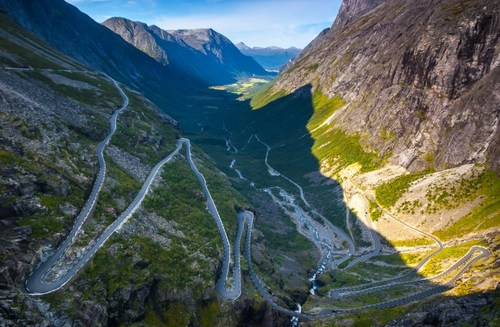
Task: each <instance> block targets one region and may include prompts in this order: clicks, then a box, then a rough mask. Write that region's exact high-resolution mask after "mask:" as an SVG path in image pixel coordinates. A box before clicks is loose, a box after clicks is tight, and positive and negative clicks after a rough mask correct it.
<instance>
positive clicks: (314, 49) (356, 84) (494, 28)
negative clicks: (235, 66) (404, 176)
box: [270, 0, 500, 171]
mask: <svg viewBox="0 0 500 327" xmlns="http://www.w3.org/2000/svg"><path fill="white" fill-rule="evenodd" d="M499 13H500V6H499V5H498V3H496V2H491V1H486V0H480V1H459V0H446V1H419V2H418V3H415V2H409V1H403V0H390V1H389V0H387V1H368V2H366V1H344V3H343V5H342V8H341V10H340V13H339V16H338V18H337V20H336V21H335V24H334V25H333V26H332V28H331V29H329V30H325V31H324V32H323V33H322V34H321V35H320V36H318V37H317V38H316V39H315V40H314V41H313V42H312V43H311V45H310V46H308V47H307V48H306V49H305V50H304V51H303V53H302V54H301V56H300V57H299V58H298V59H297V60H296V61H295V62H294V63H293V64H292V65H289V66H288V67H287V69H286V71H285V72H284V73H283V74H282V75H281V76H280V77H279V78H278V80H277V82H276V83H275V85H274V86H273V88H272V89H271V90H270V93H278V92H279V91H286V92H291V91H293V90H296V89H298V88H300V87H301V86H303V85H305V84H311V85H312V86H313V90H314V91H317V92H321V93H323V94H326V95H328V96H329V97H333V96H335V95H340V96H342V98H343V99H344V100H345V101H346V105H345V106H344V107H343V108H341V109H340V110H338V111H337V112H336V113H335V114H334V115H331V116H329V120H328V122H327V123H328V124H331V125H332V126H334V127H336V128H340V129H342V130H344V131H346V132H347V133H349V134H359V135H360V136H361V144H362V145H363V147H364V148H365V149H366V150H369V151H373V152H376V153H378V154H380V155H381V156H382V157H383V158H384V159H387V160H388V161H390V162H393V163H396V164H400V165H403V166H405V167H408V168H410V169H412V170H422V169H425V168H429V167H433V168H437V169H444V168H447V167H451V166H457V165H461V164H465V163H471V162H472V163H473V162H476V163H482V162H485V161H486V162H487V163H488V165H489V167H490V168H493V169H495V170H497V171H498V170H499V166H498V162H499V161H500V152H499V151H498V143H499V128H498V125H499V120H500V105H499V103H500V92H499V87H498V85H499V82H500V81H499V79H500V67H499V66H500V43H499V38H500V14H499ZM332 114H333V113H332Z"/></svg>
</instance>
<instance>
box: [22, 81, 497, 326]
mask: <svg viewBox="0 0 500 327" xmlns="http://www.w3.org/2000/svg"><path fill="white" fill-rule="evenodd" d="M106 77H107V78H108V79H109V80H110V81H111V82H112V83H113V85H114V86H115V88H116V89H117V90H118V91H119V93H120V95H121V97H122V99H123V105H122V106H121V107H120V108H119V109H118V110H116V111H115V112H114V113H113V114H112V115H111V117H110V118H109V123H110V131H109V133H108V135H107V136H106V138H105V139H104V140H103V141H102V142H101V143H99V145H98V146H97V157H98V163H99V171H98V173H97V176H96V179H95V182H94V185H93V188H92V191H91V194H90V196H89V198H88V199H87V202H86V204H85V206H84V207H83V209H82V211H81V212H80V214H79V215H78V216H77V218H76V219H75V224H74V226H73V228H72V230H71V232H70V233H69V235H68V237H67V238H66V239H65V240H64V242H63V243H62V244H61V245H60V246H59V247H58V248H57V250H56V251H54V253H53V254H52V255H51V256H50V257H49V258H48V259H47V260H45V261H44V262H42V263H40V264H39V265H38V266H37V267H36V268H35V269H34V270H33V272H32V274H31V275H30V276H29V277H28V278H27V279H26V281H25V286H26V290H27V291H28V293H30V294H32V295H43V294H48V293H51V292H54V291H57V290H59V289H60V288H62V287H63V286H64V285H66V284H67V283H68V282H69V281H70V280H71V279H72V278H74V277H75V275H76V274H77V272H78V271H79V270H80V269H82V268H83V267H84V266H85V265H86V264H87V263H88V261H89V260H90V259H91V258H92V257H93V256H94V255H95V254H96V252H97V251H98V250H99V249H100V248H101V247H102V246H103V245H104V244H105V243H106V241H107V240H108V239H109V238H110V237H111V235H113V234H114V233H115V232H116V231H118V230H119V229H120V228H121V227H122V226H123V224H124V223H125V222H126V221H127V220H128V219H129V218H130V217H131V216H132V215H133V213H134V212H135V211H136V210H137V208H139V206H140V205H141V203H142V201H143V200H144V198H145V196H146V195H147V193H148V192H149V191H150V186H151V184H152V182H153V181H154V179H155V177H156V176H157V175H158V173H159V172H160V170H161V168H162V167H163V165H165V164H166V163H168V162H169V161H171V159H172V158H173V157H174V156H175V155H177V154H178V153H179V151H180V150H181V149H182V147H183V146H186V159H187V162H188V164H189V166H190V168H191V170H192V171H193V173H194V174H195V175H196V177H197V179H198V181H199V183H200V185H201V187H202V189H203V193H204V195H205V198H206V201H207V210H208V211H209V213H210V214H211V215H212V216H213V218H214V220H215V223H216V225H217V228H218V230H219V233H220V235H221V239H222V244H223V257H222V272H221V276H220V278H219V279H218V281H217V282H216V286H215V288H216V291H217V292H218V293H219V294H220V296H221V297H223V298H225V299H229V300H234V299H237V298H238V297H239V296H240V295H241V264H240V243H241V240H242V238H243V234H244V233H245V244H244V258H245V261H246V263H247V266H248V272H249V275H250V277H251V279H252V282H253V284H254V285H255V287H256V288H257V290H258V291H259V293H260V294H261V295H262V297H263V298H264V299H265V300H266V301H267V302H268V303H269V304H270V305H271V306H272V308H273V309H275V310H277V311H279V312H282V313H285V314H287V315H290V316H294V317H298V318H304V319H319V318H324V317H328V316H332V315H336V314H338V313H357V312H361V311H364V310H366V309H374V308H386V307H391V306H396V305H402V304H406V303H409V302H412V301H416V300H419V299H422V298H425V297H428V296H431V295H435V294H438V293H441V292H443V291H446V290H448V289H450V288H451V287H453V284H454V283H455V282H456V281H457V280H458V278H460V276H461V275H462V274H463V273H464V272H465V271H466V270H467V269H468V268H469V267H470V266H471V265H472V264H473V263H474V262H476V261H478V260H480V259H482V258H485V257H486V256H488V255H489V251H488V250H487V249H486V248H483V247H478V246H476V247H473V248H472V249H471V250H470V251H469V252H468V253H467V254H466V255H464V256H463V257H462V258H461V259H460V260H459V261H457V262H456V263H455V264H454V265H452V266H451V267H449V268H448V269H447V270H445V271H444V272H442V273H441V274H439V275H437V276H434V277H431V278H428V279H426V280H432V279H437V278H440V277H443V276H445V275H448V274H450V273H451V272H452V271H453V270H456V269H458V268H459V267H461V269H460V270H459V271H458V272H457V273H456V274H455V275H454V276H453V277H452V278H450V279H449V280H448V281H447V282H446V283H444V284H443V285H439V286H436V287H433V288H430V289H427V290H424V291H421V292H417V293H414V294H411V295H408V296H404V297H401V298H398V299H391V300H389V301H386V302H380V303H376V304H371V305H367V306H364V307H358V308H338V309H336V308H334V309H331V308H329V309H324V310H323V311H321V312H320V313H319V314H317V315H311V314H306V313H302V312H300V311H299V312H297V311H293V310H290V309H288V308H285V307H283V306H282V305H280V304H278V303H277V302H276V301H275V300H274V299H273V297H272V295H271V294H270V293H269V291H268V290H267V288H266V287H265V286H264V284H263V283H262V282H261V280H260V278H259V277H258V275H257V274H256V273H255V272H254V270H253V265H252V258H251V235H252V230H253V221H254V216H253V213H252V212H250V211H242V212H239V213H238V215H237V221H238V230H237V234H236V239H235V247H234V261H233V269H232V270H233V276H232V278H230V276H229V274H230V264H231V245H230V242H229V238H228V236H227V233H226V230H225V227H224V224H223V222H222V219H221V217H220V214H219V212H218V210H217V207H216V205H215V202H214V200H213V198H212V195H211V194H210V190H209V188H208V186H207V182H206V180H205V177H204V176H203V174H201V173H200V171H199V170H198V168H197V167H196V164H195V162H194V160H193V158H192V153H191V143H190V141H189V139H186V138H180V139H178V141H177V146H176V148H175V149H174V150H173V151H172V152H171V153H170V154H169V155H167V156H166V157H165V158H164V159H162V160H161V161H160V162H158V163H157V164H156V166H155V167H154V168H153V169H152V171H151V172H150V174H149V175H148V177H147V179H146V180H145V182H144V183H143V185H142V187H141V190H140V191H139V193H138V194H137V195H136V197H135V198H134V200H133V201H132V203H131V204H130V205H129V206H128V208H127V209H126V210H125V211H124V212H123V213H122V214H120V216H119V217H118V218H117V219H116V220H115V221H114V222H113V223H111V224H110V225H109V226H108V227H107V228H106V230H105V231H104V232H103V233H102V234H101V235H100V236H99V237H98V238H97V239H95V240H94V242H92V244H91V245H90V246H89V247H88V248H87V249H86V251H85V252H84V254H83V255H82V256H81V257H80V258H78V259H77V260H76V261H75V262H73V265H72V266H71V267H70V269H69V270H67V271H66V272H65V273H64V274H62V275H60V276H59V277H58V278H57V279H55V280H52V281H47V280H46V278H45V277H46V275H47V273H48V272H49V271H50V270H51V269H55V268H54V265H55V264H56V262H57V261H58V260H59V259H61V257H62V256H63V255H64V253H65V252H66V251H67V249H68V248H69V247H70V246H71V244H72V243H73V241H74V238H75V236H76V234H77V233H78V231H79V230H80V229H81V227H82V225H83V223H84V222H85V220H86V219H87V218H88V217H89V215H90V214H91V213H92V211H93V210H94V209H95V206H96V203H97V198H98V195H99V193H100V191H101V189H102V185H103V182H104V179H105V177H106V162H105V160H104V150H105V148H106V146H107V145H108V143H109V141H110V139H111V137H112V136H113V134H114V132H115V130H116V124H117V118H118V115H119V114H120V113H121V112H122V111H123V110H125V109H126V108H127V106H128V102H129V100H128V98H127V96H126V94H125V93H124V92H123V90H122V89H121V88H120V86H119V85H118V84H117V83H116V81H114V80H113V79H112V78H110V77H109V76H107V75H106ZM250 139H251V138H250ZM250 139H249V141H248V142H247V144H248V143H249V142H250ZM255 139H256V140H257V141H258V142H260V143H262V144H264V145H265V146H266V147H267V153H266V158H265V162H266V165H267V167H268V169H269V172H270V173H271V174H273V173H274V174H275V175H276V176H282V177H283V178H285V179H286V180H288V181H289V182H290V183H292V184H293V185H295V186H296V187H297V188H298V189H299V193H300V197H301V199H302V201H303V202H304V204H305V205H306V206H307V207H309V208H310V209H311V212H313V213H314V214H315V215H317V216H318V217H320V218H322V219H323V221H324V222H325V224H326V225H328V227H329V228H330V229H331V230H334V231H335V233H336V234H337V235H338V236H339V237H340V238H341V239H343V240H344V241H345V242H347V243H348V247H349V254H348V257H350V256H352V254H353V253H354V242H353V240H352V239H351V238H350V237H349V236H347V234H345V233H344V232H343V231H342V230H340V229H339V228H338V227H336V226H334V225H333V224H331V223H330V222H329V221H328V220H327V219H326V218H325V217H324V216H322V215H321V214H320V213H319V212H317V211H316V210H315V209H314V208H313V207H312V206H310V205H309V203H308V202H307V200H306V198H305V196H304V192H303V190H302V188H301V187H300V185H298V184H297V183H295V182H294V181H292V180H291V179H289V178H288V177H286V176H284V175H282V174H280V173H279V172H277V171H276V170H275V169H273V168H272V167H271V166H270V165H269V163H268V161H267V159H268V156H269V151H270V149H271V148H270V147H269V145H267V144H265V143H264V142H262V141H261V140H260V139H259V138H258V136H257V135H255ZM228 145H229V142H228ZM233 149H234V152H233V153H237V149H236V148H235V147H234V146H233ZM386 214H387V215H388V216H389V217H391V218H393V219H395V220H397V221H399V220H398V219H396V218H395V217H392V216H390V215H389V214H388V213H386ZM399 222H400V223H401V224H403V225H406V226H407V227H409V228H411V229H413V230H415V231H417V232H419V233H421V234H423V235H426V236H427V237H430V238H432V239H434V240H435V241H436V243H437V244H438V245H439V249H438V250H437V251H435V252H434V253H432V254H431V255H429V256H427V257H426V258H425V259H424V260H422V262H421V263H419V265H417V267H415V268H416V270H417V271H418V269H420V267H422V266H423V264H425V262H427V261H428V260H429V259H430V257H432V256H433V255H435V254H436V253H437V252H438V251H441V250H442V248H443V246H442V244H441V242H440V241H439V240H438V239H437V238H435V237H434V236H432V235H430V234H427V233H424V232H422V231H419V230H417V229H415V228H413V227H412V226H410V225H408V224H406V223H404V222H402V221H399ZM374 245H375V252H377V251H379V249H377V248H378V246H377V244H376V241H375V240H374ZM476 251H479V252H480V254H479V255H477V256H475V257H474V253H475V252H476ZM400 278H401V277H398V278H394V279H389V280H385V281H381V282H375V283H369V284H364V285H361V286H360V287H361V288H359V289H358V288H357V287H353V288H344V289H341V292H343V293H342V295H345V294H347V293H349V292H353V293H354V292H358V294H362V292H365V293H368V292H372V291H378V290H382V289H384V288H386V287H387V286H386V285H378V284H377V283H387V282H388V281H392V282H393V283H392V284H390V285H389V286H401V285H408V284H409V283H414V282H415V281H407V282H400V283H396V281H397V280H398V279H400ZM229 280H232V285H231V286H229V285H228V283H229ZM419 281H423V280H419ZM368 285H369V287H368V288H367V286H368ZM362 288H364V290H362ZM339 290H340V289H339ZM339 290H336V291H339Z"/></svg>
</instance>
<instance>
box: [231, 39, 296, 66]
mask: <svg viewBox="0 0 500 327" xmlns="http://www.w3.org/2000/svg"><path fill="white" fill-rule="evenodd" d="M236 47H237V48H238V49H239V50H240V51H241V53H243V54H244V55H247V56H250V57H252V58H254V59H255V61H257V62H258V63H259V64H261V65H262V67H264V68H265V69H268V70H279V69H281V68H282V67H283V66H284V65H286V63H288V62H289V61H290V60H292V59H293V58H295V57H296V56H297V55H298V54H299V53H300V51H302V50H301V49H297V48H294V47H291V48H287V49H283V48H280V47H266V48H262V47H253V48H250V47H249V46H247V45H246V44H245V43H243V42H240V43H237V44H236Z"/></svg>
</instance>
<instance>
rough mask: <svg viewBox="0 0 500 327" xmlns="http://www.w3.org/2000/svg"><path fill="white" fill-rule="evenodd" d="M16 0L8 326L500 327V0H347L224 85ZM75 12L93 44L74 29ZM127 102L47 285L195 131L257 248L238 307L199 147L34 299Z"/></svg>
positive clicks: (57, 11)
mask: <svg viewBox="0 0 500 327" xmlns="http://www.w3.org/2000/svg"><path fill="white" fill-rule="evenodd" d="M43 3H45V4H47V3H49V4H54V7H52V8H51V7H50V6H48V7H44V6H43ZM0 5H1V6H6V8H7V9H8V12H9V14H7V13H6V12H4V11H0V44H1V48H0V172H1V174H0V226H2V228H1V229H0V244H1V247H0V319H1V321H0V325H5V326H19V325H40V326H51V325H96V326H108V325H134V326H289V325H292V326H296V323H297V322H298V324H299V325H300V326H332V325H339V326H385V325H387V326H411V325H445V324H449V325H463V326H467V325H472V324H476V325H480V326H489V325H496V324H498V316H499V315H498V313H499V311H498V305H497V302H498V301H497V299H498V290H497V288H498V287H497V283H498V277H499V276H498V271H499V269H498V268H499V267H498V262H499V261H498V257H499V247H498V244H499V241H500V234H499V230H498V226H499V225H500V178H499V175H498V165H497V163H498V151H497V149H498V143H499V142H498V135H499V134H498V124H499V119H500V118H498V117H499V116H498V114H499V112H498V106H495V104H498V99H497V98H498V97H497V96H498V83H497V79H498V76H500V75H499V74H496V72H497V70H498V65H497V63H498V62H500V61H498V60H497V59H498V56H499V53H500V51H499V50H500V48H499V46H498V42H497V41H498V38H499V37H500V29H499V27H500V23H499V17H500V16H499V8H497V7H498V6H496V5H495V4H493V3H490V2H487V1H479V2H477V3H476V2H471V1H459V0H446V1H443V2H435V1H430V0H429V1H427V0H426V1H422V2H421V3H418V4H416V5H414V4H410V3H409V2H406V1H402V0H401V1H400V0H370V1H361V0H345V1H344V2H343V5H342V7H341V10H340V13H339V16H338V18H337V20H336V22H335V23H334V25H333V26H332V28H331V29H329V30H326V31H324V32H322V33H321V34H320V35H319V36H318V37H317V38H316V40H314V41H313V42H312V43H311V44H310V45H309V46H308V47H306V49H304V51H303V52H302V53H301V55H300V56H299V57H298V58H297V59H296V60H295V61H293V62H292V63H291V64H289V65H287V66H286V69H285V71H284V72H283V73H282V74H280V75H279V76H278V78H277V79H275V80H273V81H270V82H269V83H265V81H264V80H260V79H250V80H242V81H239V82H237V83H233V84H231V85H225V86H217V87H213V88H205V87H204V85H203V83H199V81H198V79H194V80H192V76H184V74H183V73H182V72H179V71H174V70H169V68H168V65H162V64H161V63H159V62H157V61H155V60H153V59H152V58H150V57H149V56H147V55H145V54H144V53H142V52H141V51H139V50H138V49H136V48H134V47H133V46H132V45H130V44H128V43H127V42H125V41H124V40H122V39H121V38H120V37H119V36H118V35H115V34H113V33H111V32H110V31H109V30H108V29H106V28H104V27H103V26H101V25H100V24H98V23H95V22H93V21H92V20H91V19H90V18H88V17H87V16H85V15H84V14H82V13H80V12H78V11H77V10H76V9H74V7H72V6H71V5H69V4H67V3H64V2H63V1H58V0H44V1H40V2H30V1H24V0H12V1H8V0H5V1H2V0H0ZM40 6H41V7H43V10H42V9H40V12H39V13H38V14H40V15H38V14H37V15H34V13H35V11H34V8H35V9H36V8H38V7H40ZM484 8H486V9H484ZM43 13H46V14H47V16H46V17H45V18H44V15H43ZM416 13H418V15H417V14H416ZM54 17H57V19H55V18H54ZM409 17H412V18H411V19H410V18H409ZM73 20H74V21H83V22H85V24H87V25H88V26H89V30H90V31H92V33H88V34H89V35H88V37H83V38H82V39H81V40H80V39H75V38H67V36H68V33H73V32H75V31H78V26H77V25H78V24H73V25H72V21H73ZM14 21H17V22H20V23H21V24H20V25H18V23H16V22H14ZM55 21H58V22H60V23H61V24H62V26H68V30H62V31H60V30H56V29H54V28H53V27H52V24H55V23H54V22H55ZM456 26H458V28H457V27H456ZM27 30H30V31H32V32H33V33H34V34H32V33H31V32H28V31H27ZM103 30H104V32H103ZM80 32H81V31H80ZM110 33H111V34H110ZM188 34H189V33H188ZM35 35H36V36H35ZM185 37H189V35H187V36H185ZM42 40H45V41H42ZM61 40H64V42H61ZM396 40H399V41H396ZM442 40H444V41H443V42H442V45H441V46H440V47H437V44H438V43H440V42H441V41H442ZM108 41H109V42H108ZM191 41H193V40H191ZM46 42H47V43H46ZM193 42H195V41H193ZM102 43H109V44H107V45H103V44H102ZM49 44H50V45H49ZM112 44H116V45H118V46H119V48H120V49H121V50H120V51H117V52H113V51H112V50H110V49H109V48H107V46H108V45H112ZM82 45H85V46H82ZM394 45H396V46H394ZM435 47H437V48H435ZM84 48H85V49H87V50H88V51H83V50H82V49H84ZM436 49H438V50H436ZM122 50H123V51H122ZM76 53H77V54H78V56H77V55H76ZM108 54H109V56H108ZM166 56H167V58H168V51H167V53H166ZM134 58H136V59H137V61H136V60H135V59H134ZM121 59H124V61H125V62H121V63H119V65H124V66H115V64H116V65H118V62H119V61H120V60H121ZM156 59H158V58H156ZM129 64H130V65H129ZM125 66H127V67H125ZM89 67H92V68H89ZM120 67H121V68H120ZM150 69H152V70H153V71H154V74H158V75H152V77H151V78H149V75H148V71H149V70H150ZM100 71H102V72H100ZM105 73H106V74H108V75H109V76H111V77H112V78H115V79H117V80H118V81H119V82H120V83H119V84H114V82H113V79H111V77H109V76H108V75H106V74H105ZM441 73H442V74H441ZM176 74H180V75H176ZM176 76H180V80H179V83H178V84H179V85H178V86H179V88H177V86H174V87H173V88H170V86H171V85H172V83H173V84H175V83H176V80H175V78H176ZM191 80H192V81H193V84H190V81H191ZM185 82H187V83H185ZM186 86H188V87H186ZM119 90H123V91H124V92H125V95H126V97H128V99H129V104H128V106H127V107H126V108H125V109H124V110H123V112H121V113H120V114H119V115H118V118H117V129H116V132H115V133H114V134H113V136H112V138H111V140H110V142H109V144H108V145H107V147H106V150H105V151H104V159H105V161H106V167H107V170H106V172H107V173H106V177H105V180H104V183H103V187H102V190H101V192H100V195H99V197H98V198H97V202H96V207H95V209H94V210H93V211H92V213H91V215H90V216H89V218H88V219H87V221H86V222H85V223H84V225H83V227H82V229H81V230H80V231H79V232H78V233H77V235H76V237H75V240H74V242H73V243H72V244H71V246H70V247H69V249H68V251H66V253H65V254H64V256H63V257H62V259H61V260H60V261H59V262H58V263H57V264H56V266H55V268H54V269H52V271H51V272H50V273H49V274H48V275H47V276H46V278H48V279H57V276H58V274H62V272H64V271H65V270H68V269H70V267H71V265H72V264H73V263H74V262H75V259H77V258H79V257H81V256H83V255H84V253H85V250H86V249H87V248H88V247H89V244H92V242H93V241H94V240H95V239H96V238H97V237H98V236H99V235H101V234H102V233H105V231H106V228H108V226H110V225H111V224H112V223H113V222H114V221H116V219H117V218H118V217H119V216H120V214H121V213H122V212H124V211H125V210H126V208H127V207H128V205H129V204H130V203H131V202H132V201H133V200H134V198H135V197H136V196H137V194H140V189H141V187H142V185H143V183H144V182H145V180H146V178H147V176H148V174H149V173H150V172H151V170H152V169H153V167H154V166H155V165H156V164H157V163H158V162H159V161H160V160H162V159H163V158H164V157H166V156H167V155H168V154H170V153H171V152H172V151H174V149H176V145H178V140H179V138H180V137H184V138H189V140H191V143H192V145H193V147H192V155H193V160H194V162H195V163H196V166H197V167H198V169H199V170H200V172H201V174H203V176H204V178H205V179H206V183H207V185H208V188H209V189H210V192H211V194H212V196H213V200H214V202H215V204H216V206H217V210H218V211H219V212H220V216H221V217H222V223H223V225H224V226H225V230H226V231H227V234H228V238H229V242H230V244H231V247H232V248H233V250H235V249H238V248H239V249H240V250H241V252H242V254H244V256H242V258H241V259H242V263H241V265H242V269H241V275H242V290H241V291H242V294H241V296H239V297H238V298H237V299H236V300H232V301H228V300H226V299H224V298H223V296H221V294H220V293H219V292H217V290H216V282H217V280H218V279H219V276H220V275H221V274H222V270H223V263H222V259H221V258H222V257H223V255H224V246H223V241H222V239H221V235H220V234H221V233H220V230H218V227H217V224H216V221H215V220H214V217H213V216H212V215H211V214H210V213H209V205H208V203H209V202H207V200H206V197H207V196H206V193H204V191H203V189H202V187H201V186H200V183H199V179H197V178H196V175H194V174H193V170H192V167H190V166H189V165H188V163H187V160H186V159H187V157H188V156H187V154H186V152H185V150H186V149H185V148H183V149H182V150H180V152H179V153H178V154H177V155H176V156H174V157H173V158H172V160H171V161H169V162H168V163H166V164H165V165H164V166H163V168H161V170H160V173H159V175H158V176H157V177H156V179H155V180H154V182H153V183H152V184H151V185H150V187H149V192H148V193H147V195H146V197H145V199H144V201H143V202H142V204H141V205H140V206H139V207H138V209H137V211H135V213H134V214H133V215H132V216H131V217H130V219H129V220H128V221H126V223H124V224H123V226H121V227H120V228H119V229H118V231H117V232H116V233H114V234H113V235H112V236H111V238H110V239H109V240H108V241H107V242H106V243H105V244H104V245H103V247H102V248H100V249H99V250H98V251H97V253H96V254H95V256H93V258H92V259H91V260H90V261H89V262H88V263H87V264H86V265H85V266H84V267H83V268H82V269H81V271H79V272H78V273H77V274H76V275H75V277H74V278H73V279H71V281H70V282H69V283H68V284H67V285H65V286H64V287H63V288H62V289H60V290H58V291H56V292H54V293H51V294H48V295H41V296H39V295H32V294H29V290H27V289H26V285H27V284H25V281H26V279H27V277H28V276H30V274H31V273H32V271H34V270H36V268H37V266H38V264H39V263H40V262H42V261H44V260H46V259H47V258H48V257H49V256H50V254H51V253H53V252H54V250H55V249H56V248H57V247H58V245H60V244H61V243H62V242H63V241H64V240H65V239H66V236H67V235H68V234H69V233H70V231H71V228H72V226H73V224H74V223H75V219H76V217H77V216H78V214H79V212H80V210H81V208H83V206H84V205H85V202H86V200H87V199H88V198H89V196H90V194H91V191H92V188H93V185H95V183H96V181H95V179H96V174H97V172H98V170H99V164H98V156H97V155H96V150H97V149H98V144H99V143H100V142H101V141H102V140H103V139H104V138H105V137H106V135H108V133H109V129H110V121H109V119H110V117H111V115H112V114H113V112H115V111H116V110H117V109H118V108H120V107H121V106H122V105H123V103H124V102H123V101H124V97H123V96H121V94H120V92H119ZM162 90H163V91H162ZM139 91H140V92H142V93H139ZM172 117H173V118H172ZM174 118H175V119H174ZM241 210H249V211H251V212H252V213H253V214H254V216H255V221H254V224H253V230H251V234H243V235H244V236H243V238H244V240H243V243H244V244H246V242H247V241H248V242H249V243H250V244H251V248H250V249H247V247H246V245H241V244H235V243H234V242H235V238H236V235H237V229H238V227H239V226H238V224H237V220H236V215H237V213H238V212H241ZM247 235H250V236H248V238H247ZM247 250H248V252H249V254H250V255H251V262H249V261H246V259H247ZM243 257H244V258H245V260H243ZM232 260H234V259H232ZM230 266H231V267H233V266H234V261H233V262H231V263H230ZM253 274H255V275H253ZM253 276H257V278H258V280H256V278H255V277H253ZM233 282H234V280H232V278H230V280H229V284H231V283H233ZM259 283H261V284H263V287H262V288H261V287H259ZM295 310H296V311H295ZM293 315H295V317H293V318H292V317H291V316H293Z"/></svg>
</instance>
